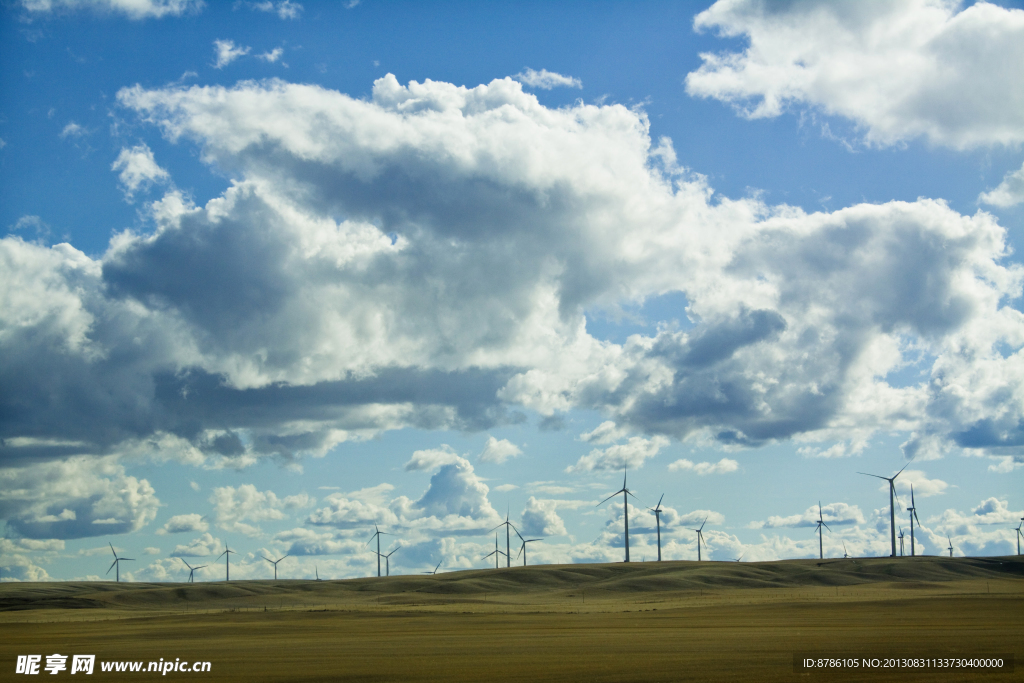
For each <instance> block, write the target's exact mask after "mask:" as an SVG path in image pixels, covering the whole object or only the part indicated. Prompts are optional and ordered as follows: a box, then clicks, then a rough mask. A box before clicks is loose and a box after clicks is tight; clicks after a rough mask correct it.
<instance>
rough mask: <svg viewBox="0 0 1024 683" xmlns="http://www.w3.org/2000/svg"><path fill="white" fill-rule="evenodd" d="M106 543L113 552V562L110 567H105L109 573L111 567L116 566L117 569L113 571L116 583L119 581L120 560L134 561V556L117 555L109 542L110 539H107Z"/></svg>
mask: <svg viewBox="0 0 1024 683" xmlns="http://www.w3.org/2000/svg"><path fill="white" fill-rule="evenodd" d="M107 545H109V546H110V552H112V553H114V563H113V564H111V565H110V569H107V573H108V574H109V573H110V570H111V569H113V568H114V567H117V571H115V572H114V576H115V577H116V580H117V583H121V563H122V562H134V561H135V558H134V557H118V556H117V552H115V551H114V546H113V544H112V543H110V541H107Z"/></svg>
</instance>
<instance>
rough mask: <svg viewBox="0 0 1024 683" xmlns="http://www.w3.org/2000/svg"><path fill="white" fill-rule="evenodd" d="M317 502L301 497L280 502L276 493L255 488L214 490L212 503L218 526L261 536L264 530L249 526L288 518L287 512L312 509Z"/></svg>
mask: <svg viewBox="0 0 1024 683" xmlns="http://www.w3.org/2000/svg"><path fill="white" fill-rule="evenodd" d="M314 502H315V499H313V498H310V497H309V496H308V495H306V494H304V493H302V494H298V495H294V496H285V497H284V498H278V497H277V495H276V494H275V493H274V492H273V491H260V490H258V489H257V488H256V487H255V486H253V485H252V484H242V485H241V486H239V487H237V488H235V487H234V486H221V487H218V488H215V489H214V490H213V495H211V496H210V503H212V504H213V507H214V513H215V515H216V517H217V526H218V527H220V528H221V529H225V530H227V531H236V532H239V533H243V534H246V535H247V536H258V535H260V534H261V533H262V530H261V529H260V528H259V527H258V526H254V525H252V524H248V522H261V521H267V520H280V519H285V518H287V515H286V514H285V512H284V510H294V509H298V508H304V507H309V506H311V505H312V504H313V503H314Z"/></svg>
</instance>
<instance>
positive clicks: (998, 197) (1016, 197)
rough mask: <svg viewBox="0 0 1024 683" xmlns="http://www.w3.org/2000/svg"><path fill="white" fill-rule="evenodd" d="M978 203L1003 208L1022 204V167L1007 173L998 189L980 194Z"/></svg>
mask: <svg viewBox="0 0 1024 683" xmlns="http://www.w3.org/2000/svg"><path fill="white" fill-rule="evenodd" d="M978 201H979V202H982V203H985V204H991V205H992V206H1000V207H1003V208H1006V207H1010V206H1016V205H1017V204H1020V203H1021V202H1024V165H1021V167H1020V169H1018V170H1016V171H1010V172H1009V173H1007V174H1006V175H1005V176H1004V177H1003V182H1001V183H999V185H998V187H996V188H995V189H992V190H989V191H988V192H984V193H982V194H981V196H979V197H978Z"/></svg>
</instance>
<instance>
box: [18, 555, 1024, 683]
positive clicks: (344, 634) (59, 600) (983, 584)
mask: <svg viewBox="0 0 1024 683" xmlns="http://www.w3.org/2000/svg"><path fill="white" fill-rule="evenodd" d="M54 652H59V653H62V654H95V655H96V656H97V662H100V661H107V660H144V661H147V662H148V661H155V660H159V659H160V658H164V659H165V660H166V659H170V660H173V659H175V658H182V659H186V660H204V661H210V662H211V663H212V671H211V672H210V673H206V674H195V673H180V672H178V673H175V672H171V673H168V674H167V676H168V677H170V678H173V679H180V678H199V679H202V680H204V681H226V680H232V681H234V680H238V681H494V680H499V681H505V680H513V681H535V680H553V681H683V680H708V681H717V680H729V681H747V680H749V681H790V680H800V681H833V680H900V681H915V680H921V681H925V680H927V681H935V680H949V681H961V680H979V681H993V682H995V681H1011V680H1017V681H1020V680H1024V669H1017V670H1016V671H1014V672H1013V673H1010V672H1002V673H991V672H988V673H977V672H970V671H955V672H953V671H945V672H942V671H936V670H931V671H910V670H900V671H893V670H889V671H883V672H875V673H871V672H868V671H866V670H865V669H862V668H858V669H856V670H852V671H847V672H836V671H828V672H824V671H813V672H799V673H798V672H795V671H794V666H793V658H794V655H808V656H820V655H827V656H832V657H840V656H854V657H857V658H858V659H861V658H864V657H869V658H870V657H878V658H886V657H953V656H960V657H983V656H992V655H996V656H1000V657H1004V658H1008V657H1010V656H1013V657H1014V658H1015V662H1016V663H1018V664H1019V665H1021V666H1024V562H1022V561H1021V559H1020V558H1016V557H1004V558H986V559H975V558H953V559H950V558H937V557H926V558H920V557H919V558H913V559H910V558H900V559H898V560H891V559H888V558H885V559H857V560H826V561H824V562H818V561H811V560H792V561H784V562H764V563H732V562H729V563H722V562H703V563H696V562H663V563H660V564H658V563H643V564H641V563H634V564H630V565H625V564H611V565H561V566H538V567H528V568H522V567H519V568H515V567H514V568H512V569H499V570H493V569H492V570H475V571H460V572H451V573H447V574H438V575H436V576H418V577H416V576H413V577H405V576H396V577H391V578H384V579H376V578H373V579H356V580H348V581H320V582H316V581H288V580H280V581H232V582H231V583H224V582H216V583H197V584H128V583H122V584H114V583H46V584H10V583H8V584H2V585H0V680H11V679H18V678H22V677H20V676H14V675H13V671H14V668H15V665H14V663H15V660H16V657H17V655H19V654H42V655H44V656H45V655H47V654H52V653H54ZM98 669H99V665H97V671H96V673H95V674H94V676H96V677H97V678H102V679H118V680H140V679H149V680H152V679H153V677H154V676H158V675H159V674H153V673H148V674H147V673H141V674H134V675H133V674H129V673H102V672H100V671H99V670H98ZM44 675H45V674H44ZM62 675H65V676H66V675H70V674H68V672H63V674H62ZM76 675H77V674H76ZM47 679H49V676H48V675H47ZM23 680H24V679H23ZM29 680H30V679H29Z"/></svg>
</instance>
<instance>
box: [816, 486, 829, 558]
mask: <svg viewBox="0 0 1024 683" xmlns="http://www.w3.org/2000/svg"><path fill="white" fill-rule="evenodd" d="M821 527H825V528H826V529H828V530H829V533H831V532H832V529H831V528H830V527H829V525H828V524H825V519H824V518H823V517H822V516H821V501H820V500H819V501H818V559H819V560H824V559H825V551H824V549H823V548H824V546H823V545H822V541H821V533H822V532H821Z"/></svg>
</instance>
